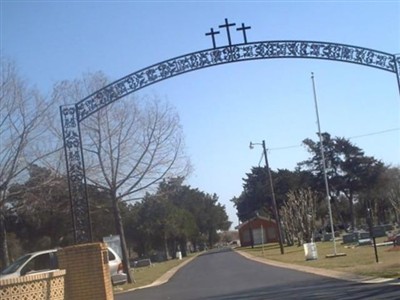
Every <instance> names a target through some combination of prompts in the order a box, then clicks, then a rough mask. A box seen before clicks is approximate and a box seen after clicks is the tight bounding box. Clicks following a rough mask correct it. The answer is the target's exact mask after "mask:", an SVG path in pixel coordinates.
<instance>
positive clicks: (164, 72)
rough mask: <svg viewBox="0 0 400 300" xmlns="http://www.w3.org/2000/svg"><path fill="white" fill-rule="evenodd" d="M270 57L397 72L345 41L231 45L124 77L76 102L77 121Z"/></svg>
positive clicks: (377, 54) (392, 64) (378, 55)
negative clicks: (154, 87) (151, 91)
mask: <svg viewBox="0 0 400 300" xmlns="http://www.w3.org/2000/svg"><path fill="white" fill-rule="evenodd" d="M269 58H314V59H325V60H334V61H342V62H348V63H355V64H360V65H365V66H369V67H374V68H378V69H381V70H385V71H389V72H393V73H397V69H398V67H396V60H395V56H394V55H392V54H389V53H385V52H381V51H376V50H371V49H366V48H361V47H356V46H350V45H344V44H335V43H327V42H315V41H265V42H255V43H245V44H237V45H230V46H224V47H219V48H213V49H208V50H204V51H199V52H194V53H190V54H187V55H183V56H179V57H176V58H173V59H169V60H166V61H163V62H160V63H158V64H155V65H152V66H150V67H147V68H145V69H142V70H140V71H137V72H135V73H132V74H130V75H128V76H125V77H123V78H121V79H119V80H117V81H115V82H113V83H111V84H110V85H108V86H106V87H104V88H102V89H100V90H99V91H97V92H95V93H94V94H92V95H90V96H88V97H87V98H85V99H83V100H82V101H80V102H78V103H77V110H78V120H79V121H81V120H83V119H85V118H86V117H88V116H89V115H91V114H92V113H93V112H95V111H97V110H99V109H101V108H102V107H104V106H106V105H108V104H109V103H111V102H114V101H116V100H118V99H120V98H122V97H124V96H126V95H128V94H130V93H133V92H135V91H137V90H139V89H142V88H144V87H146V86H149V85H151V84H154V83H157V82H159V81H161V80H164V79H167V78H171V77H173V76H177V75H180V74H183V73H186V72H190V71H194V70H198V69H202V68H207V67H211V66H216V65H220V64H226V63H233V62H238V61H246V60H257V59H269ZM397 64H398V62H397ZM397 76H399V75H397Z"/></svg>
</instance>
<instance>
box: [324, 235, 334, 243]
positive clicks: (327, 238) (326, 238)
mask: <svg viewBox="0 0 400 300" xmlns="http://www.w3.org/2000/svg"><path fill="white" fill-rule="evenodd" d="M330 240H332V233H325V234H324V238H323V241H324V242H329V241H330Z"/></svg>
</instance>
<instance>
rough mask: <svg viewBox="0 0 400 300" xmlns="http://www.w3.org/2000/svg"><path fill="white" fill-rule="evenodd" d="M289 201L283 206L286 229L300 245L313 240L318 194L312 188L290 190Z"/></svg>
mask: <svg viewBox="0 0 400 300" xmlns="http://www.w3.org/2000/svg"><path fill="white" fill-rule="evenodd" d="M287 197H288V198H287V201H286V203H285V205H284V206H283V207H282V208H281V213H282V215H283V220H284V222H285V223H284V225H285V229H286V231H287V232H288V235H289V236H290V237H291V239H292V241H293V240H294V237H296V238H297V243H298V246H301V245H302V244H303V243H309V242H311V241H312V238H313V233H314V231H315V209H316V199H317V194H316V193H315V192H313V191H311V190H310V189H300V190H297V191H289V193H288V194H287Z"/></svg>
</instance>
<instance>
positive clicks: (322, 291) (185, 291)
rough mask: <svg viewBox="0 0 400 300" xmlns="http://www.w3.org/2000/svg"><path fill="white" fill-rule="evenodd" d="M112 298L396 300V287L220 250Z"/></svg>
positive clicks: (399, 295) (398, 295) (398, 292)
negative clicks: (156, 282) (144, 286)
mask: <svg viewBox="0 0 400 300" xmlns="http://www.w3.org/2000/svg"><path fill="white" fill-rule="evenodd" d="M115 299H116V300H127V299H141V300H147V299H148V300H157V299H185V300H190V299H196V300H202V299H216V300H225V299H400V286H395V285H387V284H360V283H354V282H349V281H344V280H338V279H332V278H328V277H324V276H319V275H314V274H310V273H304V272H300V271H296V270H290V269H286V268H280V267H274V266H270V265H265V264H261V263H258V262H255V261H251V260H248V259H246V258H244V257H242V256H241V255H239V254H237V253H235V252H233V251H230V250H229V249H223V250H217V251H211V252H207V253H205V254H202V255H200V256H199V257H197V258H196V259H194V260H193V261H192V262H191V263H189V264H188V265H186V266H185V267H183V268H182V269H181V270H179V271H178V272H177V274H176V275H175V276H174V277H172V278H171V279H170V281H169V282H168V283H166V284H163V285H160V286H157V287H152V288H147V289H141V290H136V291H133V292H128V293H125V294H119V295H116V296H115Z"/></svg>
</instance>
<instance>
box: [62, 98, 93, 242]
mask: <svg viewBox="0 0 400 300" xmlns="http://www.w3.org/2000/svg"><path fill="white" fill-rule="evenodd" d="M60 114H61V125H62V131H63V142H64V152H65V161H66V167H67V177H68V187H69V196H70V204H71V215H72V224H73V232H74V240H75V244H83V243H88V242H92V226H91V220H90V213H89V201H88V197H87V188H86V177H85V166H84V161H83V150H82V139H81V132H80V127H79V121H78V114H77V109H76V106H75V105H64V106H61V107H60Z"/></svg>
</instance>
